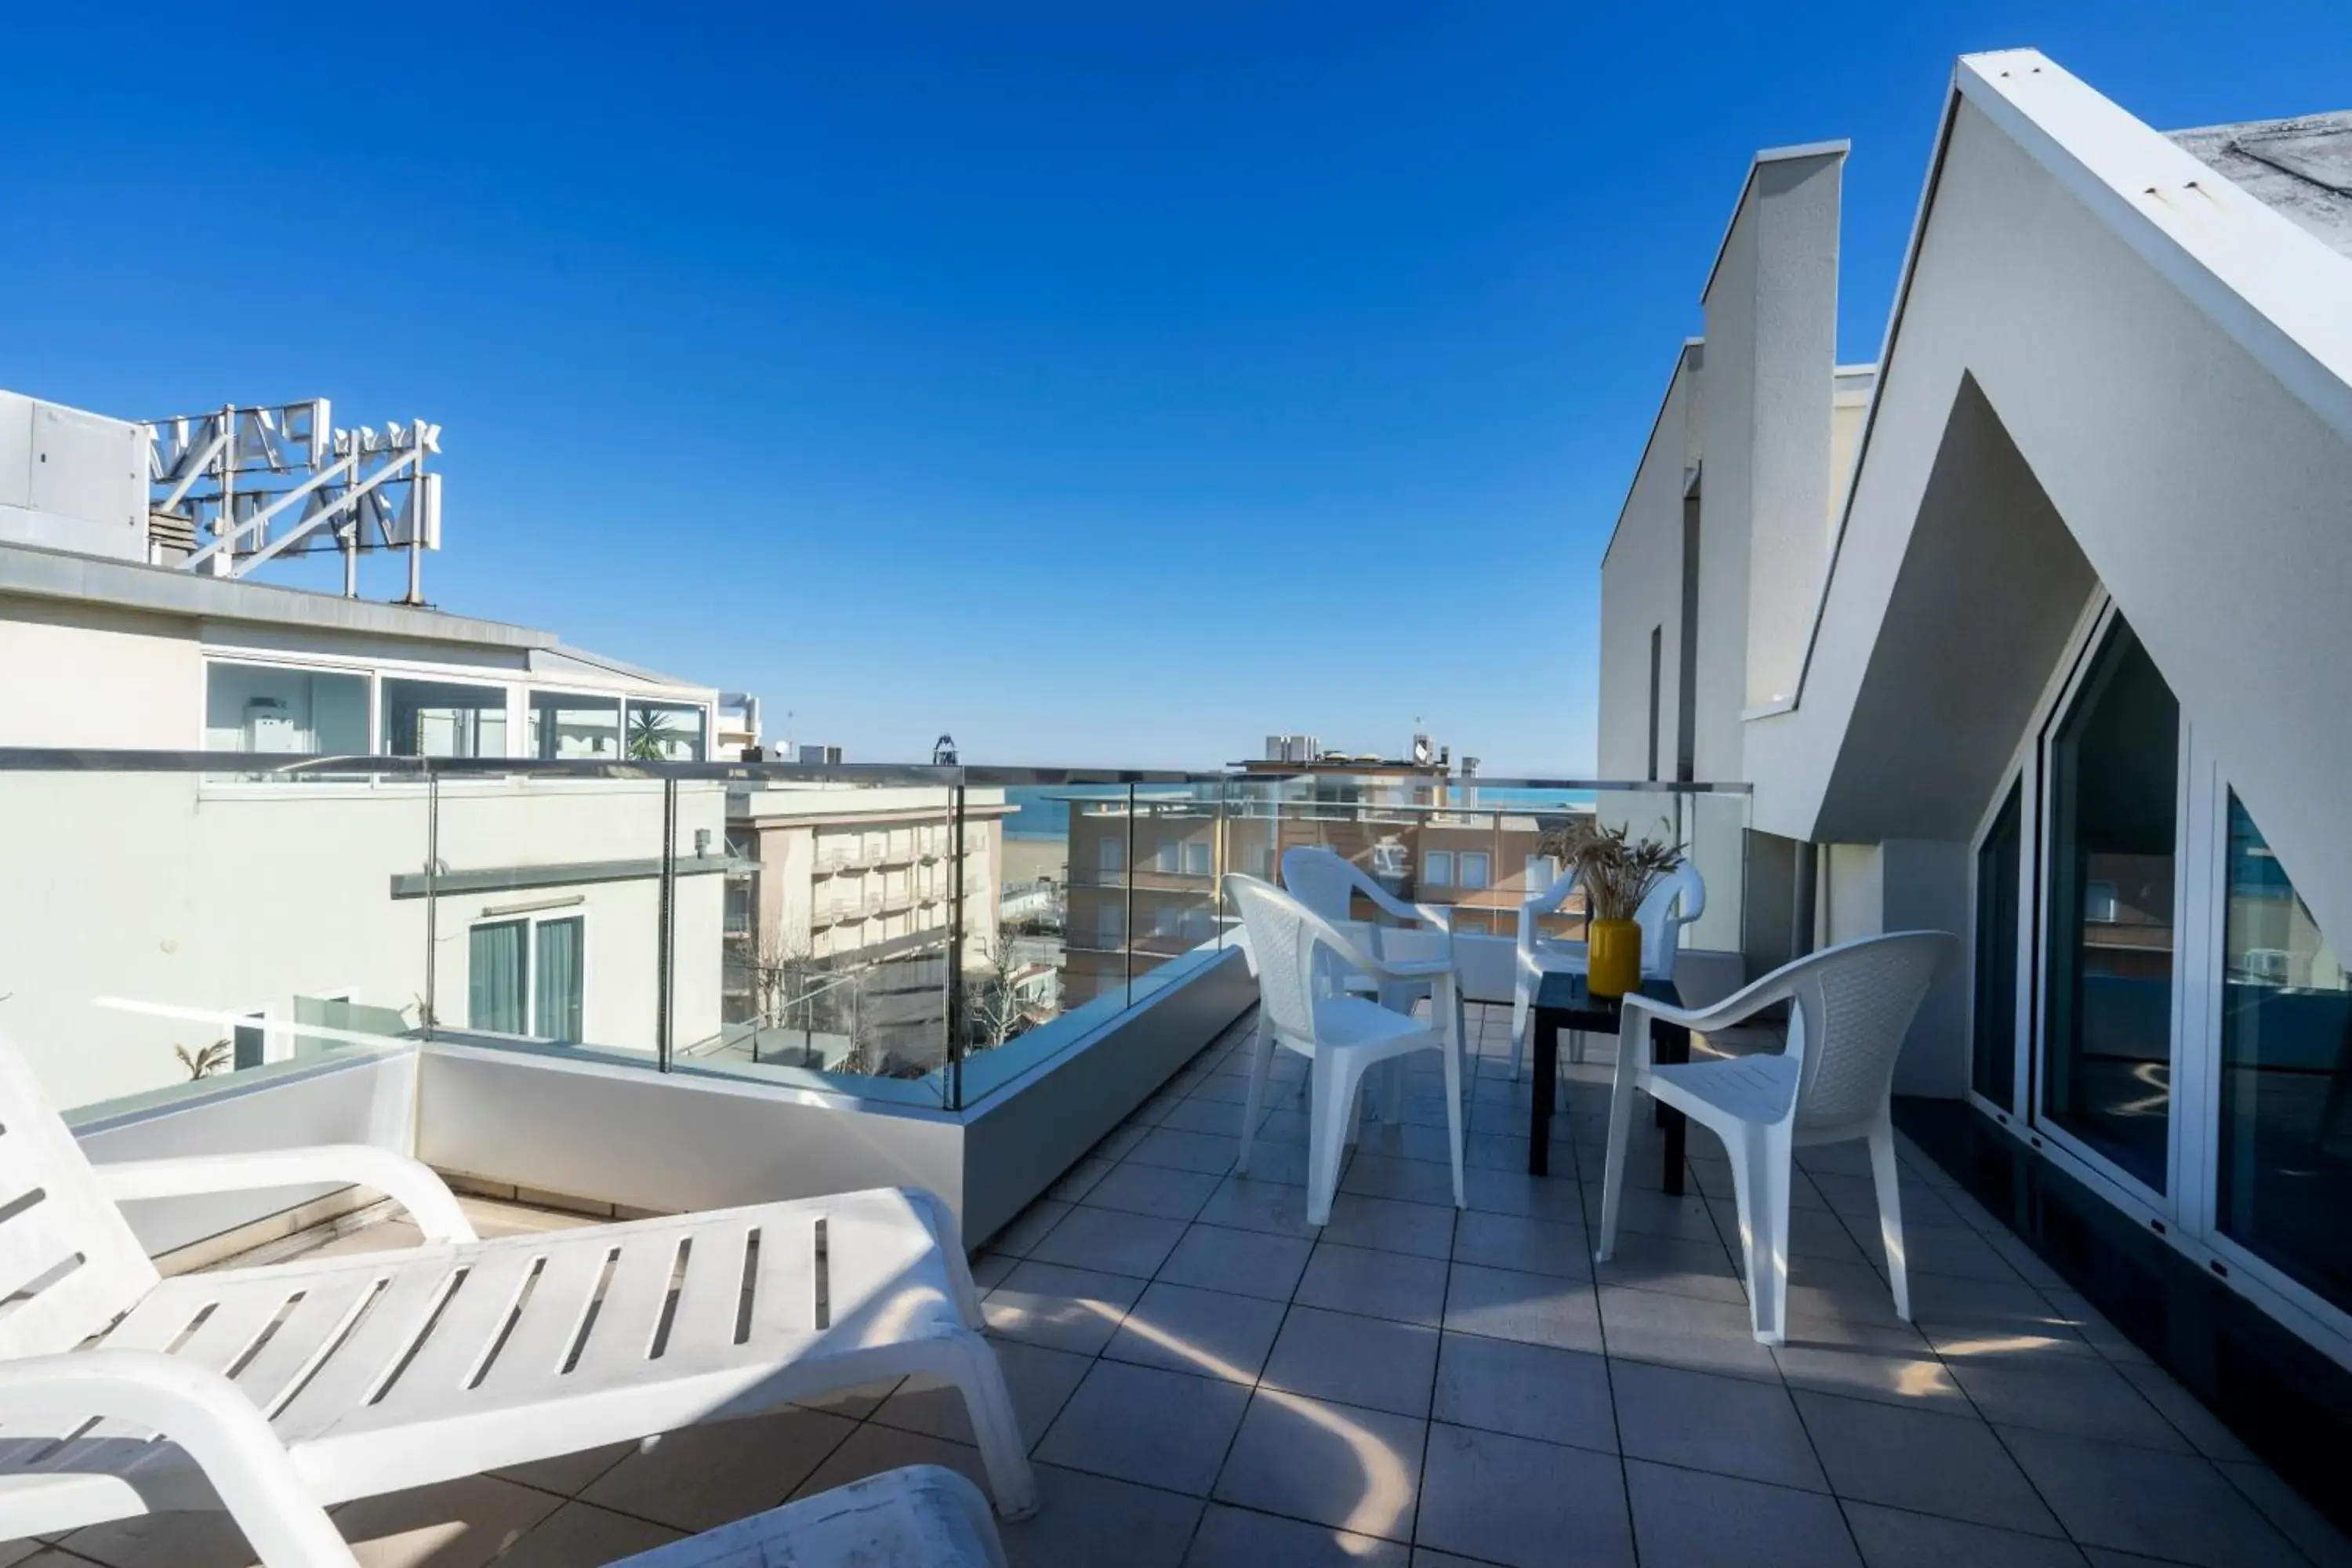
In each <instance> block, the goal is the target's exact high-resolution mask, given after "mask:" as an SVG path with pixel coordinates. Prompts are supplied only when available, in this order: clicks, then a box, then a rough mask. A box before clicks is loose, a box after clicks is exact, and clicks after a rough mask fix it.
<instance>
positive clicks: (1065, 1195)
mask: <svg viewBox="0 0 2352 1568" xmlns="http://www.w3.org/2000/svg"><path fill="white" fill-rule="evenodd" d="M1117 1165H1118V1161H1116V1160H1103V1159H1097V1158H1096V1157H1095V1156H1093V1155H1088V1156H1087V1158H1085V1159H1083V1160H1080V1161H1079V1162H1078V1163H1076V1164H1075V1165H1073V1166H1071V1167H1070V1168H1069V1169H1068V1170H1066V1171H1065V1172H1063V1173H1062V1174H1061V1179H1060V1180H1058V1181H1056V1182H1055V1184H1053V1185H1052V1186H1050V1187H1047V1188H1046V1189H1045V1195H1046V1196H1047V1197H1049V1198H1053V1199H1055V1200H1056V1201H1058V1202H1061V1203H1066V1204H1074V1203H1076V1202H1077V1201H1078V1200H1079V1199H1080V1198H1083V1197H1085V1196H1086V1195H1087V1194H1088V1193H1090V1192H1092V1191H1094V1187H1095V1184H1096V1183H1097V1182H1099V1181H1101V1180H1102V1179H1103V1178H1104V1177H1105V1176H1108V1175H1109V1174H1110V1173H1111V1171H1112V1170H1113V1169H1114V1168H1115V1167H1116V1166H1117Z"/></svg>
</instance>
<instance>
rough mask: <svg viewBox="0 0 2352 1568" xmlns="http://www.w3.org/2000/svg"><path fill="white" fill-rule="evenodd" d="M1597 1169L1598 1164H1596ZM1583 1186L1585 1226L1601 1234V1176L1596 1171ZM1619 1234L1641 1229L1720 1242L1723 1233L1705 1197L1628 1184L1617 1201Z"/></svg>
mask: <svg viewBox="0 0 2352 1568" xmlns="http://www.w3.org/2000/svg"><path fill="white" fill-rule="evenodd" d="M1593 1169H1594V1170H1595V1171H1596V1172H1597V1171H1598V1170H1599V1167H1598V1166H1595V1167H1593ZM1582 1186H1583V1189H1584V1226H1585V1228H1586V1229H1587V1230H1590V1231H1591V1232H1592V1233H1593V1235H1594V1237H1596V1238H1598V1237H1599V1236H1600V1234H1601V1178H1600V1176H1599V1175H1597V1174H1596V1175H1595V1176H1594V1177H1593V1178H1592V1179H1591V1181H1589V1182H1585V1183H1583V1184H1582ZM1617 1230H1618V1234H1620V1235H1621V1236H1622V1235H1624V1234H1626V1233H1628V1232H1640V1233H1641V1234H1643V1235H1644V1236H1670V1237H1675V1238H1677V1239H1679V1240H1683V1241H1712V1242H1715V1243H1716V1244H1717V1245H1718V1246H1720V1245H1721V1244H1722V1242H1723V1237H1722V1236H1721V1235H1720V1234H1719V1233H1718V1232H1717V1230H1716V1228H1715V1216H1714V1215H1712V1214H1709V1213H1708V1212H1707V1207H1706V1199H1705V1198H1702V1197H1699V1196H1696V1194H1685V1195H1684V1196H1682V1197H1679V1198H1670V1197H1668V1196H1666V1195H1665V1194H1664V1193H1658V1192H1651V1191H1646V1190H1643V1189H1642V1188H1638V1187H1629V1188H1628V1189H1627V1190H1626V1193H1625V1195H1624V1196H1623V1197H1622V1198H1621V1199H1620V1200H1619V1201H1618V1206H1617Z"/></svg>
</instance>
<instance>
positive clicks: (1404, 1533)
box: [1214, 1391, 1428, 1541]
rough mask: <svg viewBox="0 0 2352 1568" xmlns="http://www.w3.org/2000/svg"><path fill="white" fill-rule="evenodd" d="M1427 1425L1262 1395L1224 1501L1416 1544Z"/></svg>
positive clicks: (1221, 1496) (1229, 1466)
mask: <svg viewBox="0 0 2352 1568" xmlns="http://www.w3.org/2000/svg"><path fill="white" fill-rule="evenodd" d="M1427 1428H1428V1423H1427V1422H1425V1421H1419V1420H1415V1419H1414V1418H1412V1417H1411V1416H1407V1415H1391V1414H1389V1413H1387V1412H1385V1411H1380V1410H1363V1409H1359V1408H1356V1407H1355V1406H1352V1405H1331V1404H1327V1403H1325V1402H1323V1401H1320V1400H1313V1399H1303V1398H1301V1397H1299V1396H1298V1395H1297V1394H1278V1393H1273V1392H1268V1391H1260V1392H1259V1393H1258V1394H1256V1395H1255V1397H1254V1398H1252V1399H1251V1401H1250V1407H1249V1414H1248V1415H1246V1416H1245V1417H1244V1419H1243V1422H1242V1428H1241V1433H1240V1435H1239V1436H1236V1437H1235V1438H1234V1446H1233V1452H1232V1453H1231V1455H1230V1456H1228V1457H1227V1458H1226V1460H1225V1468H1224V1469H1223V1473H1221V1474H1220V1475H1219V1476H1218V1478H1217V1485H1216V1490H1215V1493H1214V1496H1215V1498H1216V1500H1218V1501H1220V1502H1230V1503H1237V1504H1239V1505H1240V1506H1242V1507H1244V1508H1254V1509H1259V1510H1264V1511H1265V1512H1267V1513H1279V1514H1283V1515H1286V1516H1287V1517H1289V1518H1292V1519H1304V1520H1310V1521H1314V1522H1316V1523H1318V1524H1328V1525H1331V1526H1333V1527H1335V1528H1337V1529H1339V1530H1344V1531H1349V1532H1351V1533H1354V1534H1357V1535H1377V1536H1381V1537H1385V1538H1387V1539H1389V1540H1391V1541H1404V1540H1410V1539H1411V1537H1412V1516H1413V1504H1414V1500H1415V1498H1416V1496H1417V1495H1418V1493H1419V1490H1420V1476H1421V1459H1422V1445H1423V1440H1424V1438H1425V1436H1426V1435H1427Z"/></svg>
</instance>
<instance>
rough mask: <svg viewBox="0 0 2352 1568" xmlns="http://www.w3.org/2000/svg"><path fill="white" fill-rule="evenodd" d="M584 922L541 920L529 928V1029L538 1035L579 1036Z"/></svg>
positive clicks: (567, 1037) (567, 1038)
mask: <svg viewBox="0 0 2352 1568" xmlns="http://www.w3.org/2000/svg"><path fill="white" fill-rule="evenodd" d="M584 926H585V922H584V921H582V920H581V918H580V917H579V916H577V915H574V916H572V918H571V919H569V920H560V921H540V922H539V929H538V930H537V931H534V932H532V933H531V935H532V939H533V940H532V949H533V951H532V952H531V1002H532V1005H533V1007H534V1009H535V1011H534V1013H533V1016H532V1025H531V1032H532V1033H533V1034H535V1035H537V1036H539V1037H541V1039H548V1040H577V1039H579V1038H580V1010H581V1008H580V1002H581V989H582V985H583V981H584V976H583V971H582V969H581V966H580V944H581V937H582V934H583V930H584Z"/></svg>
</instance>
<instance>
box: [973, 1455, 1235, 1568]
mask: <svg viewBox="0 0 2352 1568" xmlns="http://www.w3.org/2000/svg"><path fill="white" fill-rule="evenodd" d="M1031 1468H1032V1470H1034V1472H1035V1474H1036V1477H1037V1511H1036V1512H1035V1513H1034V1515H1032V1516H1031V1517H1029V1518H1027V1519H1024V1520H1023V1521H1020V1522H1019V1523H1017V1524H1004V1523H1002V1522H1000V1523H999V1524H998V1526H997V1533H998V1534H999V1535H1001V1536H1002V1537H1003V1540H1004V1555H1005V1557H1006V1560H1007V1561H1008V1562H1009V1563H1011V1564H1012V1568H1073V1565H1075V1564H1078V1563H1117V1564H1118V1568H1177V1565H1178V1564H1179V1563H1181V1561H1182V1559H1183V1552H1184V1543H1185V1542H1186V1541H1187V1540H1188V1539H1190V1537H1191V1536H1192V1530H1193V1526H1194V1525H1195V1524H1196V1523H1197V1522H1198V1521H1199V1519H1200V1517H1201V1502H1200V1500H1199V1499H1197V1498H1188V1497H1179V1496H1177V1495H1176V1494H1175V1493H1173V1492H1169V1491H1163V1490H1161V1489H1160V1488H1158V1487H1139V1486H1136V1485H1134V1484H1133V1483H1131V1482H1128V1481H1119V1480H1113V1479H1110V1478H1109V1477H1108V1476H1090V1475H1087V1473H1085V1472H1084V1471H1082V1470H1069V1469H1064V1468H1062V1467H1060V1466H1059V1465H1033V1466H1032V1467H1031Z"/></svg>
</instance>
